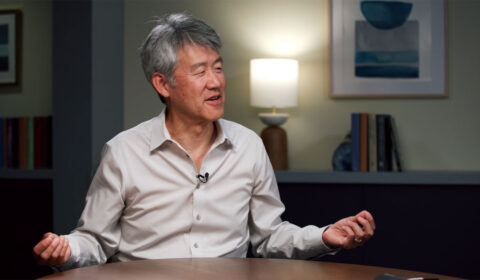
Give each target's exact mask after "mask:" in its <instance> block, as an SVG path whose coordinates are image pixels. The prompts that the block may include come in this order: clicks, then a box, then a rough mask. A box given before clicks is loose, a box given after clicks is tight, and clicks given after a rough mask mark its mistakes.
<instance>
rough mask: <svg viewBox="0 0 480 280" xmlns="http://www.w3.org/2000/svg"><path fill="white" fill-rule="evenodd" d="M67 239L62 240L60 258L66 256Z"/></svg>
mask: <svg viewBox="0 0 480 280" xmlns="http://www.w3.org/2000/svg"><path fill="white" fill-rule="evenodd" d="M68 247H69V245H68V238H66V237H65V240H64V245H63V248H62V252H61V253H60V256H61V257H62V258H65V255H66V254H67V250H68Z"/></svg>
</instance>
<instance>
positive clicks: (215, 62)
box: [190, 56, 223, 71]
mask: <svg viewBox="0 0 480 280" xmlns="http://www.w3.org/2000/svg"><path fill="white" fill-rule="evenodd" d="M219 62H220V63H223V58H222V57H221V56H219V57H218V58H217V59H215V61H214V62H213V64H217V63H219ZM206 65H207V63H206V62H205V61H202V62H197V63H194V64H192V66H190V70H192V71H193V70H195V69H197V68H199V67H202V66H206Z"/></svg>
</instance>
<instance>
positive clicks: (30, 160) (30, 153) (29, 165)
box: [27, 117, 34, 169]
mask: <svg viewBox="0 0 480 280" xmlns="http://www.w3.org/2000/svg"><path fill="white" fill-rule="evenodd" d="M33 143H34V133H33V117H29V118H28V124H27V169H33V155H34V150H33V148H34V146H33Z"/></svg>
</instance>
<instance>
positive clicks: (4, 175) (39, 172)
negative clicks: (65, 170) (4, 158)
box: [0, 168, 53, 179]
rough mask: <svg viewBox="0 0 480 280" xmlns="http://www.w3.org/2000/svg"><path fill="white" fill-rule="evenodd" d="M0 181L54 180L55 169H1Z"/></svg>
mask: <svg viewBox="0 0 480 280" xmlns="http://www.w3.org/2000/svg"><path fill="white" fill-rule="evenodd" d="M0 179H53V169H13V168H3V169H0Z"/></svg>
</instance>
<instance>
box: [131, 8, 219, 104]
mask: <svg viewBox="0 0 480 280" xmlns="http://www.w3.org/2000/svg"><path fill="white" fill-rule="evenodd" d="M191 43H193V44H199V45H202V46H208V47H211V48H213V49H214V50H215V51H217V52H218V53H219V52H220V48H221V46H222V42H221V40H220V37H219V36H218V34H217V33H216V32H215V30H214V29H213V28H212V27H211V26H209V25H208V24H206V23H205V22H204V21H202V20H200V19H198V18H195V17H194V16H192V15H188V14H185V13H178V14H169V15H166V16H163V17H161V18H160V19H158V20H157V21H156V26H155V27H154V28H153V29H152V31H151V32H150V34H148V36H147V38H146V39H145V41H144V42H143V44H142V46H141V47H140V57H141V59H142V67H143V72H144V73H145V77H146V78H147V80H148V81H149V82H150V84H151V83H152V76H153V73H155V72H158V73H160V74H163V75H164V76H165V78H166V80H167V82H168V83H169V84H170V85H172V86H174V85H175V78H174V76H173V72H174V71H175V69H176V68H177V62H178V61H177V52H178V50H179V49H180V48H182V47H183V46H184V45H186V44H191ZM159 96H160V99H161V100H162V102H163V103H165V99H164V98H163V96H161V95H159Z"/></svg>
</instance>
